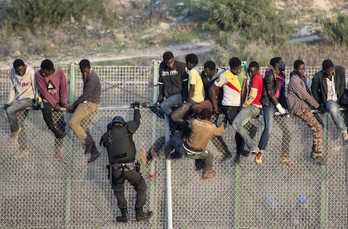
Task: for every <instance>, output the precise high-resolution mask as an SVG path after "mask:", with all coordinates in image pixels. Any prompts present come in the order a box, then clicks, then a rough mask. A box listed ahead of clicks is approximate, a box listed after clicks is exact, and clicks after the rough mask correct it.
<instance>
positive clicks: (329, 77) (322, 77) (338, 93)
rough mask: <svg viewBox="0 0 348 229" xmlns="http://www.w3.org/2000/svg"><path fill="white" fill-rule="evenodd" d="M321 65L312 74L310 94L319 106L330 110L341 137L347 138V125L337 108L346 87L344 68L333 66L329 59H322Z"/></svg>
mask: <svg viewBox="0 0 348 229" xmlns="http://www.w3.org/2000/svg"><path fill="white" fill-rule="evenodd" d="M322 66H323V70H321V71H320V72H317V73H316V74H315V75H314V76H313V79H312V85H311V91H312V95H313V97H314V98H315V100H317V102H318V103H319V104H320V105H321V106H324V107H325V108H326V109H327V110H328V111H329V112H330V114H331V117H332V120H333V121H334V123H335V124H336V126H337V127H338V129H339V130H340V132H341V134H342V137H343V139H344V140H347V139H348V134H347V126H346V125H345V124H344V123H343V121H342V119H341V116H340V112H339V110H338V108H339V102H340V99H341V98H342V97H343V94H344V90H345V87H346V73H345V69H344V67H341V66H335V65H334V64H333V62H332V61H331V60H329V59H327V60H324V61H323V64H322Z"/></svg>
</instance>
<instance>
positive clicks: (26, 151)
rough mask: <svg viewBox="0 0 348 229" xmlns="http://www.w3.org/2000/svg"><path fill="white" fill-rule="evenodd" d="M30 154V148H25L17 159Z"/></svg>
mask: <svg viewBox="0 0 348 229" xmlns="http://www.w3.org/2000/svg"><path fill="white" fill-rule="evenodd" d="M28 155H29V151H28V150H25V151H23V152H22V153H21V154H19V155H18V156H15V158H16V159H17V160H19V159H22V158H23V157H25V156H28Z"/></svg>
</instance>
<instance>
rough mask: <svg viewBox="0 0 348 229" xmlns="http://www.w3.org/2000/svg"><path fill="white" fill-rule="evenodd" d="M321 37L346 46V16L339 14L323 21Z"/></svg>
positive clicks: (347, 42) (347, 35) (347, 17)
mask: <svg viewBox="0 0 348 229" xmlns="http://www.w3.org/2000/svg"><path fill="white" fill-rule="evenodd" d="M322 24H323V30H322V31H320V33H321V35H323V36H328V37H329V40H330V41H331V42H333V43H335V44H340V45H348V16H347V15H344V14H341V13H339V14H338V15H337V16H332V17H331V18H324V19H323V22H322Z"/></svg>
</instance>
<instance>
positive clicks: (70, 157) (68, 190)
mask: <svg viewBox="0 0 348 229" xmlns="http://www.w3.org/2000/svg"><path fill="white" fill-rule="evenodd" d="M69 82H70V85H69V103H70V104H71V103H72V102H73V101H74V99H75V63H73V62H71V63H70V80H69ZM71 116H72V115H71V114H70V115H69V120H70V118H71ZM68 137H69V139H70V141H69V144H68V161H69V166H68V170H67V179H66V198H65V199H66V206H65V224H69V222H70V208H71V206H70V205H71V203H70V199H71V170H72V166H73V155H72V151H73V150H72V149H73V146H72V137H73V132H72V130H71V128H69V129H68Z"/></svg>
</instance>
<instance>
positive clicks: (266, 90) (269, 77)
mask: <svg viewBox="0 0 348 229" xmlns="http://www.w3.org/2000/svg"><path fill="white" fill-rule="evenodd" d="M273 71H274V70H273V68H272V67H270V68H269V69H268V71H267V70H266V74H265V77H264V79H263V89H262V99H261V103H262V105H263V106H267V107H269V106H271V104H272V101H271V99H270V97H272V96H273V94H275V93H276V91H277V86H278V79H277V78H276V77H274V74H273ZM278 102H279V103H280V105H282V107H284V108H285V109H288V103H287V101H286V95H285V81H284V83H283V87H282V89H281V91H280V98H279V100H278Z"/></svg>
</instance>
